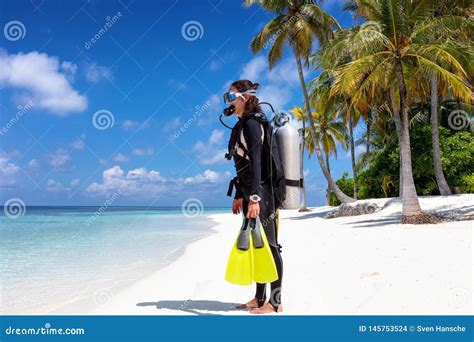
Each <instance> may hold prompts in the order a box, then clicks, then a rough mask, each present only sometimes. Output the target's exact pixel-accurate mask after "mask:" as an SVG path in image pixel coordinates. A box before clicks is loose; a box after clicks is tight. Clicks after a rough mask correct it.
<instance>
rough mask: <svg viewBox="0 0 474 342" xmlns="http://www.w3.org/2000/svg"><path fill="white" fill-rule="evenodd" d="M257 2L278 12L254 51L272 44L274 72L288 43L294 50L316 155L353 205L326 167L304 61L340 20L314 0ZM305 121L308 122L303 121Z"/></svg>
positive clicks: (258, 37) (340, 195) (253, 46)
mask: <svg viewBox="0 0 474 342" xmlns="http://www.w3.org/2000/svg"><path fill="white" fill-rule="evenodd" d="M255 3H258V4H260V5H261V6H262V7H263V8H265V9H267V10H269V11H271V12H274V13H276V17H275V18H273V19H272V20H270V22H268V23H267V24H266V25H265V27H264V28H263V29H262V31H260V33H258V34H257V35H256V36H255V37H254V38H253V39H252V42H251V44H250V46H251V49H252V52H253V53H258V52H259V51H261V50H262V49H265V48H266V47H267V46H269V45H271V48H270V51H269V53H268V64H269V68H270V69H271V68H272V67H273V66H274V65H275V64H276V62H278V61H279V60H280V59H281V57H282V54H283V49H284V47H285V45H286V44H288V45H289V46H290V47H291V49H292V50H293V54H294V56H295V60H296V66H297V69H298V77H299V79H300V83H301V89H302V91H303V96H304V103H305V106H304V108H305V110H306V114H307V119H308V121H309V131H310V133H311V136H312V138H313V140H314V147H315V152H316V156H317V158H318V161H319V165H320V167H321V170H322V172H323V174H324V176H325V177H326V179H327V181H328V183H329V186H330V188H331V190H332V191H333V192H334V193H335V195H336V196H337V198H338V199H339V200H340V201H341V202H342V203H348V202H353V201H354V199H353V198H351V197H349V196H347V195H346V194H344V193H343V192H342V191H341V189H339V187H338V186H337V185H336V183H335V182H334V180H333V179H332V177H331V174H330V173H329V170H328V169H327V167H326V164H325V161H324V159H323V154H322V151H321V147H320V141H319V136H318V134H317V132H316V128H315V122H314V118H313V116H312V115H311V106H310V100H309V94H308V90H307V88H306V84H305V79H304V75H303V61H304V62H305V65H306V66H308V64H309V63H308V59H309V56H310V54H311V49H312V46H313V42H314V41H315V40H317V41H318V42H319V43H320V44H321V45H324V44H325V43H326V42H328V40H329V39H330V38H331V37H332V35H333V29H334V28H339V25H338V23H337V21H336V20H335V19H334V18H333V17H332V16H330V15H329V14H327V13H326V12H325V11H324V10H323V9H322V8H321V7H320V6H319V5H318V4H317V3H316V1H314V0H246V1H245V4H246V5H247V6H250V5H253V4H255ZM303 122H304V121H303Z"/></svg>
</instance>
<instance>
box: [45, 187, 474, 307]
mask: <svg viewBox="0 0 474 342" xmlns="http://www.w3.org/2000/svg"><path fill="white" fill-rule="evenodd" d="M360 202H361V201H360ZM376 202H377V203H378V204H379V205H380V206H383V205H384V204H387V207H385V209H383V210H382V211H379V212H377V213H375V214H371V215H361V216H352V217H344V218H335V219H323V216H324V215H325V214H326V213H327V212H328V211H330V210H333V209H334V208H330V207H319V208H313V209H312V211H311V212H306V213H298V212H297V211H296V210H288V211H282V218H281V231H280V237H279V240H280V243H281V244H282V245H283V254H282V256H283V261H284V279H283V286H284V289H283V293H282V301H283V308H284V312H283V314H288V315H296V314H298V315H299V314H303V315H360V314H367V315H418V314H419V315H426V314H428V315H470V314H472V313H473V310H472V308H473V305H472V298H473V293H472V292H473V286H472V285H473V278H472V277H473V248H472V241H473V232H474V230H473V229H474V224H473V223H474V221H458V222H448V223H441V224H436V225H401V224H399V223H398V220H399V216H400V211H401V203H400V202H399V200H397V199H395V200H394V199H392V200H390V202H388V200H387V199H381V200H377V201H376ZM420 202H421V205H422V208H423V209H424V210H437V212H443V211H449V210H453V209H455V210H454V212H455V213H458V214H459V213H464V214H468V213H470V214H473V212H474V195H456V196H449V197H440V196H439V197H421V198H420ZM213 219H214V220H215V222H216V225H215V227H214V228H213V229H214V230H215V234H213V235H211V236H209V237H206V238H204V239H201V240H198V241H195V242H194V243H192V244H190V245H189V246H187V248H186V250H185V253H184V254H183V255H182V256H180V257H179V258H178V259H177V260H176V261H175V262H173V263H172V264H170V265H169V266H167V267H165V268H163V269H160V270H157V271H156V272H155V273H153V274H151V275H150V276H149V277H147V278H145V279H141V280H139V281H137V282H136V283H135V284H133V285H132V286H130V287H128V288H126V289H123V290H121V291H120V292H118V293H113V292H112V291H110V292H108V293H106V296H107V298H106V300H104V301H102V302H101V304H100V305H97V307H96V308H95V309H94V310H89V309H86V308H84V307H81V306H80V305H79V304H78V305H75V306H74V307H69V308H68V310H65V311H62V310H57V311H55V312H54V313H55V314H61V313H63V314H72V313H73V314H94V315H97V314H98V315H102V314H107V315H182V314H198V315H206V314H225V315H239V314H247V312H246V311H237V310H234V309H233V307H234V305H235V304H236V303H242V302H245V301H247V300H249V299H251V298H252V297H253V295H254V286H246V287H239V286H235V285H231V284H229V283H227V282H226V281H225V280H224V273H225V268H226V263H227V257H228V255H229V252H230V249H231V246H232V244H233V243H234V240H235V237H236V234H237V231H238V229H239V227H240V220H241V217H240V216H234V215H232V214H230V213H229V214H219V215H214V216H213Z"/></svg>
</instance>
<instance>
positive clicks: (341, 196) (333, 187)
mask: <svg viewBox="0 0 474 342" xmlns="http://www.w3.org/2000/svg"><path fill="white" fill-rule="evenodd" d="M294 53H295V58H296V66H297V67H298V76H299V79H300V83H301V89H302V91H303V95H304V101H305V104H306V106H305V107H306V114H307V115H308V119H309V124H310V125H309V130H310V132H311V136H312V137H313V141H314V150H315V151H316V156H317V157H318V161H319V166H320V167H321V171H322V172H323V174H324V177H326V179H327V181H328V183H329V187H330V188H331V190H332V191H334V194H335V195H336V197H337V198H338V199H339V201H341V203H349V202H354V201H355V200H354V199H353V198H351V197H349V196H347V195H346V194H345V193H344V192H342V191H341V189H339V187H338V186H337V184H336V183H335V182H334V180H333V179H332V177H331V175H330V174H329V172H328V169H327V168H326V165H325V164H324V159H323V154H322V152H321V147H320V146H319V137H318V134H317V133H316V128H315V125H314V120H313V116H312V115H311V107H310V104H309V95H308V90H307V89H306V84H305V82H304V76H303V66H302V65H301V59H300V57H299V56H298V54H297V52H296V51H294Z"/></svg>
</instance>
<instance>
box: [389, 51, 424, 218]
mask: <svg viewBox="0 0 474 342" xmlns="http://www.w3.org/2000/svg"><path fill="white" fill-rule="evenodd" d="M395 70H396V75H397V80H398V89H399V94H400V114H401V120H400V121H401V128H402V136H401V138H402V141H401V144H400V151H401V156H402V176H403V179H402V182H403V184H402V187H403V197H402V216H404V217H413V216H417V215H421V214H422V213H423V212H422V211H421V207H420V202H419V201H418V196H417V194H416V187H415V182H414V180H413V170H412V165H411V150H410V132H409V127H408V124H409V122H408V104H407V92H406V86H405V78H404V76H403V66H402V62H401V61H400V58H396V59H395Z"/></svg>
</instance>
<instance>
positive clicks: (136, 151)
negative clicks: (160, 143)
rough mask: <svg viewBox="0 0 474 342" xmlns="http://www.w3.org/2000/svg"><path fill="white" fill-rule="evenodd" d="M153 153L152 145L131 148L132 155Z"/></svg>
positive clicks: (150, 154) (149, 154)
mask: <svg viewBox="0 0 474 342" xmlns="http://www.w3.org/2000/svg"><path fill="white" fill-rule="evenodd" d="M154 153H155V149H154V148H153V147H146V148H134V149H133V150H132V154H133V155H134V156H152V155H153V154H154Z"/></svg>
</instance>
